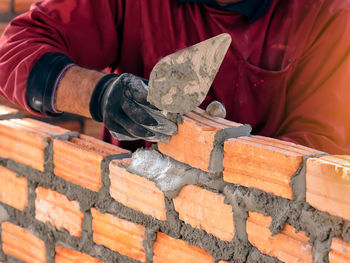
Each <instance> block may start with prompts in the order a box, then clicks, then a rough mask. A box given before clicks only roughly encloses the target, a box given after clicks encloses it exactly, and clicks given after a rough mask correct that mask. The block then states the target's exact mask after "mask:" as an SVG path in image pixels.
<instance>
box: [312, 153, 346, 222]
mask: <svg viewBox="0 0 350 263" xmlns="http://www.w3.org/2000/svg"><path fill="white" fill-rule="evenodd" d="M306 167H307V169H306V201H307V202H308V203H310V204H311V205H312V206H314V207H315V208H317V209H319V210H321V211H325V212H328V213H330V214H332V215H335V216H339V217H342V218H344V219H347V220H350V191H349V187H350V156H326V157H322V158H318V159H316V158H314V159H309V160H308V162H307V166H306Z"/></svg>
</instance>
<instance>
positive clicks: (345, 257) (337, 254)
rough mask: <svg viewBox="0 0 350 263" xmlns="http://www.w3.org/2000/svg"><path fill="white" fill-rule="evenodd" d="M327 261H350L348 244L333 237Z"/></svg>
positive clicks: (336, 262)
mask: <svg viewBox="0 0 350 263" xmlns="http://www.w3.org/2000/svg"><path fill="white" fill-rule="evenodd" d="M329 262H330V263H343V262H350V244H348V243H345V242H344V241H343V240H341V239H338V238H333V240H332V247H331V251H330V252H329Z"/></svg>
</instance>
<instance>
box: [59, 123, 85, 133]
mask: <svg viewBox="0 0 350 263" xmlns="http://www.w3.org/2000/svg"><path fill="white" fill-rule="evenodd" d="M56 125H57V126H60V127H61V128H64V129H67V130H70V131H76V132H81V129H80V122H79V121H66V122H59V123H56Z"/></svg>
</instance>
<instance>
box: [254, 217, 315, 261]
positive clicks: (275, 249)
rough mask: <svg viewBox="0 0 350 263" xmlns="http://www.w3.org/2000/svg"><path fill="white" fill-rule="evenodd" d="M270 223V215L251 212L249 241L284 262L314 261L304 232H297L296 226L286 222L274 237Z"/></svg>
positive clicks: (263, 251)
mask: <svg viewBox="0 0 350 263" xmlns="http://www.w3.org/2000/svg"><path fill="white" fill-rule="evenodd" d="M270 224H271V218H270V217H266V216H263V215H262V214H259V213H256V212H249V218H248V220H247V233H248V239H249V242H250V243H252V244H253V245H254V246H256V247H257V248H258V249H259V250H260V251H261V252H262V253H264V254H267V255H270V256H272V257H276V258H278V259H279V260H281V261H283V262H312V246H311V245H310V244H309V243H308V238H307V237H306V235H305V233H304V232H299V233H295V231H294V228H293V227H292V226H290V225H288V224H286V225H285V227H284V229H283V230H282V232H281V233H279V234H277V235H275V236H274V237H272V236H271V233H270V230H269V226H270Z"/></svg>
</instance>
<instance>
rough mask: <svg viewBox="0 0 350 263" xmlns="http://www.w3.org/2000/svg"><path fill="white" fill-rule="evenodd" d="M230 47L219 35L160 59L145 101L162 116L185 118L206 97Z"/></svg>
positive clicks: (229, 39)
mask: <svg viewBox="0 0 350 263" xmlns="http://www.w3.org/2000/svg"><path fill="white" fill-rule="evenodd" d="M230 44H231V36H230V35H229V34H226V33H224V34H220V35H218V36H215V37H213V38H210V39H207V40H205V41H202V42H200V43H198V44H195V45H193V46H190V47H188V48H185V49H182V50H180V51H177V52H176V53H173V54H170V55H168V56H166V57H164V58H162V59H161V60H160V61H159V62H158V63H157V64H156V65H155V66H154V68H153V70H152V72H151V75H150V79H149V83H148V97H147V100H148V102H150V103H151V104H152V105H154V106H156V107H157V108H158V109H160V110H162V111H163V112H165V113H179V114H181V115H183V114H186V113H188V112H190V111H192V110H194V109H195V108H197V107H198V106H199V105H200V104H201V103H202V102H203V100H204V99H205V97H206V96H207V94H208V92H209V89H210V87H211V84H212V83H213V81H214V78H215V76H216V74H217V72H218V71H219V68H220V66H221V63H222V61H223V60H224V57H225V55H226V53H227V50H228V48H229V46H230Z"/></svg>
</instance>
